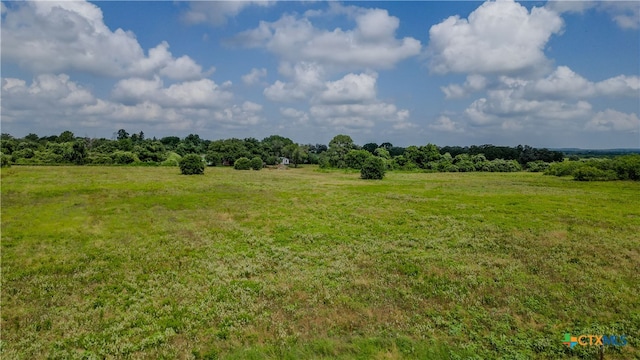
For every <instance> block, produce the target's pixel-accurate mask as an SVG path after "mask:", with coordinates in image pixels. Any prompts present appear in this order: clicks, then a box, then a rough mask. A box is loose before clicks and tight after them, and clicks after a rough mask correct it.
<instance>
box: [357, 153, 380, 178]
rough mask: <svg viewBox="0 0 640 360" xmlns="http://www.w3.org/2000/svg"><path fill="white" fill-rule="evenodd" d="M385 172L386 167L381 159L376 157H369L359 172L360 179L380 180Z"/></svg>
mask: <svg viewBox="0 0 640 360" xmlns="http://www.w3.org/2000/svg"><path fill="white" fill-rule="evenodd" d="M385 171H386V165H385V162H384V160H383V159H382V158H379V157H377V156H370V157H369V158H367V160H366V161H365V163H364V164H363V166H362V170H360V177H361V178H362V179H371V180H381V179H382V178H384V174H385Z"/></svg>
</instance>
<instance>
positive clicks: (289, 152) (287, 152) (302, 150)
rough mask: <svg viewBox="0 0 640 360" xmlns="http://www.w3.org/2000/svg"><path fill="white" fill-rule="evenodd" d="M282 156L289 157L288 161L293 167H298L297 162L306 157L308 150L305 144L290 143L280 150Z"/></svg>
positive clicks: (299, 162) (301, 161)
mask: <svg viewBox="0 0 640 360" xmlns="http://www.w3.org/2000/svg"><path fill="white" fill-rule="evenodd" d="M282 152H283V154H284V156H286V157H288V158H289V161H291V163H292V164H293V167H296V168H297V167H298V164H302V163H303V162H304V160H305V159H307V158H308V156H309V154H308V150H307V147H306V146H302V145H299V144H290V145H287V146H285V147H284V149H283V150H282Z"/></svg>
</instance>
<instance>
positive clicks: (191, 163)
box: [180, 154, 204, 175]
mask: <svg viewBox="0 0 640 360" xmlns="http://www.w3.org/2000/svg"><path fill="white" fill-rule="evenodd" d="M180 172H182V174H183V175H202V174H204V162H203V161H202V157H200V155H196V154H187V155H185V156H184V157H183V158H182V159H180Z"/></svg>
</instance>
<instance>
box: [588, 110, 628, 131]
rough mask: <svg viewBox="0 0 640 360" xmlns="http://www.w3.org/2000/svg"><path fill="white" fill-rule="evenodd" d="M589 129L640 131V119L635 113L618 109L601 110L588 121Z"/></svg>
mask: <svg viewBox="0 0 640 360" xmlns="http://www.w3.org/2000/svg"><path fill="white" fill-rule="evenodd" d="M585 128H586V129H587V130H593V131H612V130H614V131H625V132H633V133H638V132H640V119H638V115H637V114H635V113H631V114H626V113H623V112H620V111H617V110H613V109H607V110H605V111H600V112H598V113H597V114H595V115H594V116H593V118H591V120H589V122H587V124H586V125H585Z"/></svg>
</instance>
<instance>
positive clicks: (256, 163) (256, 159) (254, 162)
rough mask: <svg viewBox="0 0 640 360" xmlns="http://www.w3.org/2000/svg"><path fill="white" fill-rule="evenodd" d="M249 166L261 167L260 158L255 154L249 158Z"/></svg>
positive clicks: (258, 168) (253, 167) (257, 168)
mask: <svg viewBox="0 0 640 360" xmlns="http://www.w3.org/2000/svg"><path fill="white" fill-rule="evenodd" d="M251 168H252V169H253V170H260V169H262V159H261V158H260V157H259V156H256V157H254V158H253V159H251Z"/></svg>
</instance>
